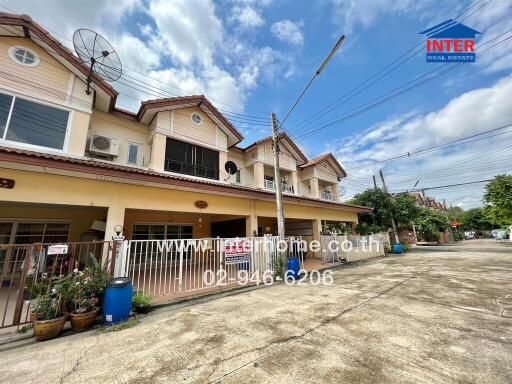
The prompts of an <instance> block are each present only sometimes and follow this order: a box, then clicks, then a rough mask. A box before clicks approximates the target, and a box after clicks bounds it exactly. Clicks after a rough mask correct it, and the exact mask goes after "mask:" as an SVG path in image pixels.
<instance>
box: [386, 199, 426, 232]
mask: <svg viewBox="0 0 512 384" xmlns="http://www.w3.org/2000/svg"><path fill="white" fill-rule="evenodd" d="M392 203H393V215H394V217H395V220H396V225H397V226H398V228H399V229H407V228H410V226H411V223H412V222H413V221H414V220H415V219H416V218H417V217H418V216H419V215H420V213H421V208H420V207H418V205H417V204H416V199H415V198H414V197H413V196H411V195H409V194H404V195H400V196H398V197H396V198H395V199H393V201H392Z"/></svg>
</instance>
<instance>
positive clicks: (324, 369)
mask: <svg viewBox="0 0 512 384" xmlns="http://www.w3.org/2000/svg"><path fill="white" fill-rule="evenodd" d="M333 276H334V284H333V285H331V286H311V285H305V286H300V287H298V286H295V287H287V286H284V285H278V286H273V287H271V288H264V289H257V290H252V291H249V292H244V293H241V294H236V295H231V296H226V297H222V298H218V299H216V300H210V301H207V302H203V303H195V304H191V303H189V304H188V305H187V306H184V307H181V308H172V307H167V308H163V309H161V310H159V311H158V312H157V313H156V314H154V315H151V316H148V317H146V318H144V319H143V321H142V322H141V323H140V324H139V325H137V326H135V327H134V328H131V329H126V330H123V331H119V332H115V333H107V334H101V333H99V332H97V331H93V332H88V333H85V334H79V335H73V336H67V337H62V338H59V339H56V340H52V341H48V342H44V343H37V344H31V345H28V346H25V347H22V348H16V349H11V350H8V351H4V352H1V353H0V361H1V364H0V381H1V382H5V383H29V382H34V383H35V382H37V383H43V382H44V383H55V382H63V383H190V382H199V383H208V382H226V383H262V382H263V383H291V382H303V383H353V382H363V383H397V382H398V383H412V382H414V383H450V382H454V383H455V382H456V383H473V382H480V383H511V382H512V292H511V284H512V247H511V246H507V245H505V244H497V243H496V242H494V241H481V240H472V241H467V242H464V243H463V244H462V245H460V246H445V247H436V248H434V247H431V248H428V249H421V250H418V251H414V252H410V253H408V254H407V255H405V256H392V257H386V258H381V259H378V260H372V261H369V262H366V263H364V264H361V265H358V266H355V265H354V266H351V267H343V268H341V269H339V270H337V271H335V272H334V274H333Z"/></svg>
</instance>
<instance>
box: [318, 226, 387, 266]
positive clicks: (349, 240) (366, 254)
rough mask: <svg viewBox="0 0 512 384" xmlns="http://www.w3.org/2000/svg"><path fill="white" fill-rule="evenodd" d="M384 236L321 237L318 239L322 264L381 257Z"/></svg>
mask: <svg viewBox="0 0 512 384" xmlns="http://www.w3.org/2000/svg"><path fill="white" fill-rule="evenodd" d="M384 242H385V235H384V234H380V233H378V234H375V235H370V236H356V235H348V236H338V235H322V236H321V237H320V243H321V249H322V252H321V253H322V262H323V263H340V262H343V261H347V262H350V261H357V260H364V259H368V258H370V257H376V256H383V255H384V254H385V251H384Z"/></svg>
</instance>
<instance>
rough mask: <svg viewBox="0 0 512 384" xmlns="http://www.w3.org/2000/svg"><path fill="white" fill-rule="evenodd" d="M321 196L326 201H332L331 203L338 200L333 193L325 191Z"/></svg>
mask: <svg viewBox="0 0 512 384" xmlns="http://www.w3.org/2000/svg"><path fill="white" fill-rule="evenodd" d="M320 196H321V197H322V199H324V200H330V201H335V200H336V196H334V195H333V193H332V192H328V191H323V192H322V193H321V195H320Z"/></svg>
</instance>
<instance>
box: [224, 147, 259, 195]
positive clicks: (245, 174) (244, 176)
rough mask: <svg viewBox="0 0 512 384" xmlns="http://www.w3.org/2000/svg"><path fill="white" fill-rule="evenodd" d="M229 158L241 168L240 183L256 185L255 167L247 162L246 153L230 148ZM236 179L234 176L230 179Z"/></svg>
mask: <svg viewBox="0 0 512 384" xmlns="http://www.w3.org/2000/svg"><path fill="white" fill-rule="evenodd" d="M227 160H230V161H233V162H234V163H235V164H236V166H237V168H238V169H239V170H240V184H242V185H246V186H251V187H252V186H254V167H253V165H248V164H247V157H246V156H245V154H241V153H238V152H235V151H233V150H229V151H228V157H227ZM234 180H235V178H234V176H232V177H231V179H230V181H233V182H234Z"/></svg>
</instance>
